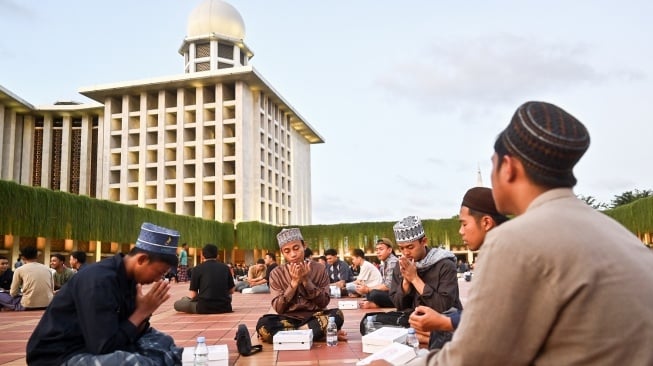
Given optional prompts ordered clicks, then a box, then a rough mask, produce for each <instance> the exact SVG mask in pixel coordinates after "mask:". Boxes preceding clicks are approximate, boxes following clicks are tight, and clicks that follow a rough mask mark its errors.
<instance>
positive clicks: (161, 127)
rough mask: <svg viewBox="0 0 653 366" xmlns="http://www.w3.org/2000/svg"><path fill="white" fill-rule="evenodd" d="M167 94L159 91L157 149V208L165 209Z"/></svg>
mask: <svg viewBox="0 0 653 366" xmlns="http://www.w3.org/2000/svg"><path fill="white" fill-rule="evenodd" d="M166 98H168V95H166V92H165V90H160V91H159V105H158V116H157V121H158V125H157V144H158V147H157V149H156V154H157V159H156V191H157V197H156V209H157V210H159V211H165V202H164V198H163V197H164V196H165V194H164V192H165V189H166V187H165V164H164V161H165V125H166V101H167V100H166Z"/></svg>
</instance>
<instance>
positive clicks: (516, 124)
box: [500, 102, 590, 186]
mask: <svg viewBox="0 0 653 366" xmlns="http://www.w3.org/2000/svg"><path fill="white" fill-rule="evenodd" d="M500 138H501V141H502V142H503V144H504V145H505V147H506V149H507V150H508V151H509V152H510V153H511V154H512V155H515V156H517V157H519V158H520V159H521V160H522V162H523V163H524V165H527V166H529V167H530V168H531V169H533V171H534V172H537V173H538V174H539V175H541V176H544V177H549V178H551V181H552V182H553V183H554V184H555V183H557V182H562V183H563V185H564V183H565V182H567V183H569V184H571V186H573V185H575V184H576V178H575V177H574V174H573V172H572V169H573V168H574V165H576V163H577V162H578V160H580V158H581V157H582V156H583V154H585V151H587V148H588V147H589V145H590V135H589V132H587V128H585V126H584V125H583V124H582V123H581V122H580V121H579V120H577V119H576V118H575V117H574V116H572V115H571V114H569V113H567V112H566V111H564V110H563V109H562V108H560V107H558V106H555V105H553V104H550V103H545V102H526V103H524V104H522V105H521V106H520V107H519V108H518V109H517V111H515V114H514V115H513V117H512V120H511V121H510V124H509V125H508V127H506V129H505V130H503V132H502V133H501V136H500ZM569 184H567V185H569Z"/></svg>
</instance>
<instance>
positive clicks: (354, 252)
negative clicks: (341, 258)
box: [351, 248, 365, 258]
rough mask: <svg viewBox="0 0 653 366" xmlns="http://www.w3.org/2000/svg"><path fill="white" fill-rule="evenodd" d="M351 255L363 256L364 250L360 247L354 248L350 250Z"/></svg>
mask: <svg viewBox="0 0 653 366" xmlns="http://www.w3.org/2000/svg"><path fill="white" fill-rule="evenodd" d="M351 255H352V256H354V257H358V258H365V252H363V250H362V249H360V248H356V249H354V250H353V251H352V252H351Z"/></svg>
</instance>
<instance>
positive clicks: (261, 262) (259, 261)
mask: <svg viewBox="0 0 653 366" xmlns="http://www.w3.org/2000/svg"><path fill="white" fill-rule="evenodd" d="M256 264H265V260H264V259H263V258H259V259H257V260H256Z"/></svg>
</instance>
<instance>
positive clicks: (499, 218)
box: [467, 207, 508, 226]
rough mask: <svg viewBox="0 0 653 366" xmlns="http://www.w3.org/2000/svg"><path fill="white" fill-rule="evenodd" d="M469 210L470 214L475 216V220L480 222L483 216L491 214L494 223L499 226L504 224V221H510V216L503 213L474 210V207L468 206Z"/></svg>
mask: <svg viewBox="0 0 653 366" xmlns="http://www.w3.org/2000/svg"><path fill="white" fill-rule="evenodd" d="M467 209H468V210H469V216H471V217H473V218H474V221H476V223H477V224H478V223H479V222H480V221H481V218H482V217H483V216H490V217H491V218H492V220H494V223H495V224H496V225H497V226H499V225H501V224H503V223H504V222H506V221H508V217H506V216H504V215H501V214H489V213H485V212H481V211H477V210H474V209H472V208H469V207H467Z"/></svg>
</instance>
